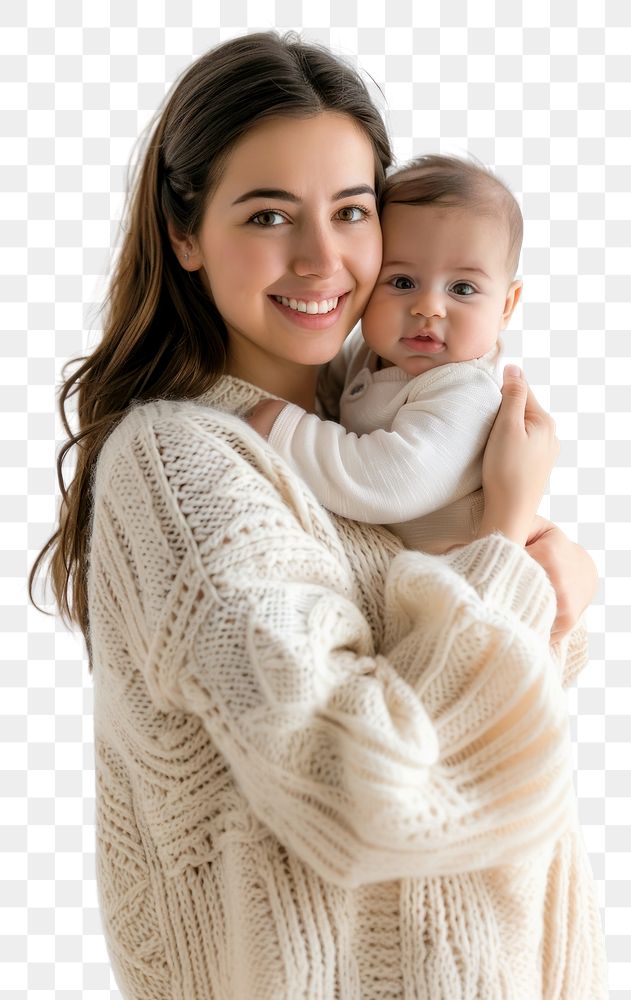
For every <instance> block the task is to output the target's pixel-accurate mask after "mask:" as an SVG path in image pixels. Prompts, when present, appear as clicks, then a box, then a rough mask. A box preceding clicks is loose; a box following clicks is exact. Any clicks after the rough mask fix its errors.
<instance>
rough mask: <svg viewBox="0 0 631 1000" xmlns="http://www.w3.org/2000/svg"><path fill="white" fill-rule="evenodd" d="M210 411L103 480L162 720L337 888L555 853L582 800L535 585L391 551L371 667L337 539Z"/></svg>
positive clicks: (156, 428)
mask: <svg viewBox="0 0 631 1000" xmlns="http://www.w3.org/2000/svg"><path fill="white" fill-rule="evenodd" d="M208 412H209V414H210V416H209V417H208V418H206V417H204V418H203V419H202V418H201V417H198V416H197V417H195V419H192V418H191V419H190V420H188V421H187V422H183V421H182V419H179V420H177V421H173V420H171V419H168V418H167V419H165V420H162V421H160V420H153V421H152V422H149V421H147V418H145V426H144V427H141V428H140V429H139V432H138V433H137V434H136V435H135V436H134V437H133V438H132V439H125V438H124V437H122V436H121V437H120V438H119V444H118V446H117V447H113V446H112V447H111V448H109V449H108V451H107V455H106V456H103V460H102V462H100V468H99V475H98V477H97V485H96V495H97V504H96V512H95V528H94V535H93V545H94V546H95V552H97V553H98V558H99V559H100V572H101V574H106V575H107V573H110V572H111V575H112V580H111V581H110V583H109V584H108V585H107V586H105V584H103V591H104V593H106V594H107V593H112V594H114V593H115V594H116V602H117V603H118V605H119V606H120V607H122V608H127V615H128V617H129V620H130V621H132V620H133V622H134V624H133V628H132V627H131V625H130V627H129V629H130V639H129V647H130V648H131V649H136V650H137V655H138V663H139V669H140V670H141V671H142V672H143V674H144V676H145V680H146V684H147V686H148V689H149V691H150V693H151V695H152V698H153V699H154V700H155V702H156V704H157V706H158V707H159V708H160V709H161V710H162V711H164V712H168V711H173V710H178V711H183V712H186V713H193V714H195V715H196V716H197V717H199V718H200V719H201V720H202V721H203V724H204V726H205V727H206V729H207V731H208V733H209V735H210V737H211V738H212V740H213V741H214V742H215V744H216V746H217V747H218V749H219V750H220V751H221V753H222V754H223V755H224V757H225V759H226V761H227V762H228V763H229V765H230V767H231V770H232V772H233V774H234V777H235V780H236V781H237V783H238V785H239V787H240V789H241V791H242V793H243V795H245V797H246V798H247V800H248V801H249V803H250V806H251V808H252V810H253V812H254V814H255V815H256V816H257V818H258V819H259V820H260V821H261V822H262V823H263V824H265V825H266V826H267V827H268V828H269V829H270V830H271V831H272V832H273V833H274V834H275V836H276V837H277V838H278V839H279V840H280V841H281V842H282V843H283V844H284V845H285V846H286V847H287V848H288V849H289V850H291V851H294V852H295V853H296V854H297V855H298V856H299V857H301V858H302V859H303V860H304V861H305V862H306V863H308V864H309V865H311V866H312V868H313V869H314V870H315V871H316V872H317V873H318V874H319V875H320V876H321V877H323V878H324V879H326V880H328V881H330V882H332V883H334V884H337V885H341V886H356V885H359V884H363V883H368V882H378V881H383V880H388V879H393V878H400V877H408V876H409V877H412V876H420V875H440V874H449V873H455V872H462V871H472V870H475V869H480V868H484V867H488V866H493V865H498V864H503V863H512V862H521V861H523V858H524V856H525V854H526V853H527V852H529V851H535V850H537V848H538V847H540V846H541V845H542V843H546V842H549V841H551V840H552V839H553V838H556V837H558V835H559V832H560V830H561V829H562V828H563V827H564V824H565V823H566V822H567V814H568V802H569V800H570V797H571V790H572V781H571V770H570V764H569V761H570V755H569V736H568V725H567V713H566V708H565V702H564V697H563V693H562V689H561V686H560V682H559V677H558V671H557V670H555V669H554V668H553V667H552V665H551V661H550V656H549V652H548V644H547V634H548V632H549V628H550V622H551V620H552V617H553V615H554V597H553V594H552V590H551V588H550V586H549V583H548V581H547V578H546V576H545V574H544V573H543V571H542V570H541V568H540V567H539V566H538V565H537V564H536V563H534V561H533V560H531V559H530V558H529V557H528V556H527V555H525V553H524V552H523V551H522V550H521V549H520V548H519V547H518V546H515V545H513V544H512V543H511V542H509V541H508V540H506V539H504V538H503V537H501V536H493V537H490V538H488V539H482V540H479V541H477V542H475V543H473V544H472V545H469V546H466V547H465V548H463V549H461V550H459V551H458V552H457V553H455V554H454V555H453V556H449V555H448V556H444V557H432V556H427V555H424V554H422V553H419V552H408V551H403V552H400V553H399V554H398V555H396V556H395V557H394V558H393V559H392V561H391V564H390V568H389V571H388V573H387V579H386V584H385V588H386V589H385V624H386V638H385V642H384V645H383V648H382V649H380V650H376V649H375V648H374V646H373V641H372V637H371V631H370V628H369V625H368V622H367V621H366V619H365V617H364V616H363V614H362V612H361V610H360V607H359V604H358V599H357V594H356V592H355V584H354V580H353V577H352V575H351V573H350V570H349V567H348V564H347V561H346V557H345V554H344V550H343V548H342V547H341V545H340V542H339V539H338V536H337V534H336V532H335V531H334V529H333V527H332V525H331V522H330V520H329V519H328V518H327V517H326V515H324V514H323V513H322V512H321V511H320V510H319V509H318V508H317V506H316V505H315V504H313V505H312V506H311V507H310V506H309V504H310V502H311V501H310V500H309V496H308V494H306V493H305V492H304V490H301V488H300V483H299V482H297V481H296V483H295V484H294V483H293V482H292V481H291V480H288V479H287V478H286V472H285V467H284V465H283V463H282V462H279V461H277V460H276V459H275V458H274V456H272V458H271V460H270V453H269V452H268V451H263V450H262V449H260V446H259V445H258V443H257V444H256V450H255V446H254V444H252V443H251V442H252V438H253V435H252V434H251V432H249V429H247V428H243V429H240V428H239V427H238V424H239V422H238V421H236V420H233V421H232V423H230V421H229V420H228V418H223V417H222V418H219V417H218V415H217V414H213V413H212V411H208ZM218 419H221V420H223V421H224V423H226V422H227V425H228V429H229V431H230V433H229V434H227V437H226V438H222V437H220V436H218V435H217V434H215V433H213V422H214V421H216V420H218ZM241 426H242V427H243V425H241ZM248 448H250V449H251V450H250V451H248ZM275 463H276V464H275ZM100 491H101V493H102V494H104V495H106V496H107V502H105V501H104V500H101V501H100V502H99V501H98V497H99V492H100ZM305 497H306V498H307V499H306V500H305V499H304V498H305ZM121 526H124V528H122V527H121ZM117 531H118V532H121V531H123V532H124V536H125V540H124V544H123V543H121V542H120V541H119V542H118V543H116V544H115V543H114V541H113V539H114V538H115V536H116V532H117ZM106 536H107V538H108V541H107V544H102V543H101V541H100V539H102V538H105V537H106ZM101 549H102V551H101ZM130 561H131V562H132V563H133V568H132V569H130V570H128V571H126V572H123V569H122V566H123V565H124V563H125V562H128V563H129V562H130ZM125 579H128V580H132V581H135V582H134V588H135V590H136V591H137V592H135V593H132V592H130V593H129V594H127V593H125V590H124V586H123V581H124V580H125ZM165 580H166V581H167V584H168V586H167V587H166V591H165V594H166V596H164V597H158V596H157V595H159V594H160V593H162V590H161V589H160V588H163V589H164V588H165ZM141 608H142V609H144V610H143V611H142V612H141V610H140V609H141Z"/></svg>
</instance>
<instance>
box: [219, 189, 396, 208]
mask: <svg viewBox="0 0 631 1000" xmlns="http://www.w3.org/2000/svg"><path fill="white" fill-rule="evenodd" d="M358 194H369V195H372V197H373V198H375V199H376V198H377V196H376V194H375V191H374V188H372V187H371V186H370V184H358V185H357V186H356V187H349V188H344V189H343V190H342V191H338V192H337V194H334V195H333V197H332V198H331V201H341V200H342V199H343V198H353V197H355V196H356V195H358ZM253 198H274V199H275V200H277V201H291V202H293V203H294V204H296V205H299V204H300V203H301V201H302V199H301V198H299V197H298V195H296V194H292V193H291V191H284V190H283V189H282V188H253V189H252V190H251V191H246V192H245V194H241V195H239V197H238V198H236V199H235V201H233V202H232V204H233V205H240V204H241V203H242V202H244V201H250V200H251V199H253Z"/></svg>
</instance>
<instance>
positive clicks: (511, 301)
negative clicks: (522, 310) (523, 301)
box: [500, 280, 524, 330]
mask: <svg viewBox="0 0 631 1000" xmlns="http://www.w3.org/2000/svg"><path fill="white" fill-rule="evenodd" d="M523 287H524V283H523V281H519V280H515V281H513V282H511V284H510V285H509V287H508V291H507V292H506V302H505V303H504V309H503V310H502V318H501V321H500V330H503V329H504V327H505V326H507V324H508V321H509V319H510V318H511V316H512V315H513V310H514V309H515V306H516V305H517V303H518V302H519V300H520V298H521V290H522V288H523Z"/></svg>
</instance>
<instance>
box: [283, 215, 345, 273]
mask: <svg viewBox="0 0 631 1000" xmlns="http://www.w3.org/2000/svg"><path fill="white" fill-rule="evenodd" d="M340 266H341V254H340V247H339V240H338V237H337V235H336V233H335V232H334V231H333V229H327V228H326V227H325V226H314V225H310V226H305V227H304V230H303V231H302V232H297V234H296V244H295V247H294V259H293V269H294V271H295V272H296V274H299V275H300V276H301V277H309V276H311V275H313V276H316V277H318V278H327V277H330V276H331V275H332V274H335V272H336V271H338V270H339V269H340Z"/></svg>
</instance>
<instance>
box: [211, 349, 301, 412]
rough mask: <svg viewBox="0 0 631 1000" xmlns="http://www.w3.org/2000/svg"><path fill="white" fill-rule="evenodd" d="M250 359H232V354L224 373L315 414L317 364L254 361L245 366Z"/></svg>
mask: <svg viewBox="0 0 631 1000" xmlns="http://www.w3.org/2000/svg"><path fill="white" fill-rule="evenodd" d="M249 360H250V359H246V358H238V357H235V355H234V354H233V355H232V356H229V357H228V360H227V363H226V369H225V371H226V374H227V375H234V376H235V378H240V379H242V380H243V381H244V382H249V383H250V384H251V385H256V386H258V387H259V389H264V390H265V392H269V393H270V394H271V395H272V396H277V397H278V398H279V399H286V400H287V402H288V403H295V404H296V406H300V407H302V409H303V410H307V412H309V413H314V412H315V399H316V385H317V382H318V375H319V372H320V368H319V366H318V365H295V364H293V363H292V362H284V361H282V360H279V359H278V358H273V359H269V361H267V359H263V358H257V359H256V363H248V362H249ZM266 362H267V363H266Z"/></svg>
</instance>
